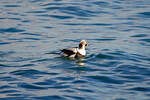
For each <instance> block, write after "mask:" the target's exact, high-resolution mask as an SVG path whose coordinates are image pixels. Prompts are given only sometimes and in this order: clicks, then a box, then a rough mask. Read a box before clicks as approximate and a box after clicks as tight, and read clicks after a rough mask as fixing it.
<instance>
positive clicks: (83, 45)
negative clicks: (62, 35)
mask: <svg viewBox="0 0 150 100" xmlns="http://www.w3.org/2000/svg"><path fill="white" fill-rule="evenodd" d="M85 46H88V44H87V43H86V41H85V40H82V41H81V42H80V44H79V49H83V48H84V47H85Z"/></svg>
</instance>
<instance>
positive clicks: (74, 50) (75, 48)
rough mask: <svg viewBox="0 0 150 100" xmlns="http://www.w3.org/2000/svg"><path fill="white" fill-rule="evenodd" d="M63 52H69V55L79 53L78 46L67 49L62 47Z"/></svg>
mask: <svg viewBox="0 0 150 100" xmlns="http://www.w3.org/2000/svg"><path fill="white" fill-rule="evenodd" d="M61 52H63V53H65V54H67V55H68V56H70V55H73V54H76V53H77V47H74V48H66V49H62V50H61Z"/></svg>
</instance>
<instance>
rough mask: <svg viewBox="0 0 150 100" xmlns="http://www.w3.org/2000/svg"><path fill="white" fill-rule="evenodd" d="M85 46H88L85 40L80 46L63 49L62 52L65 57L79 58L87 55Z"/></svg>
mask: <svg viewBox="0 0 150 100" xmlns="http://www.w3.org/2000/svg"><path fill="white" fill-rule="evenodd" d="M85 46H88V44H87V43H86V41H85V40H82V41H81V42H80V43H79V47H71V48H66V49H62V50H61V52H62V54H63V55H64V56H65V57H71V58H78V57H84V56H85V55H86V51H85Z"/></svg>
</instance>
